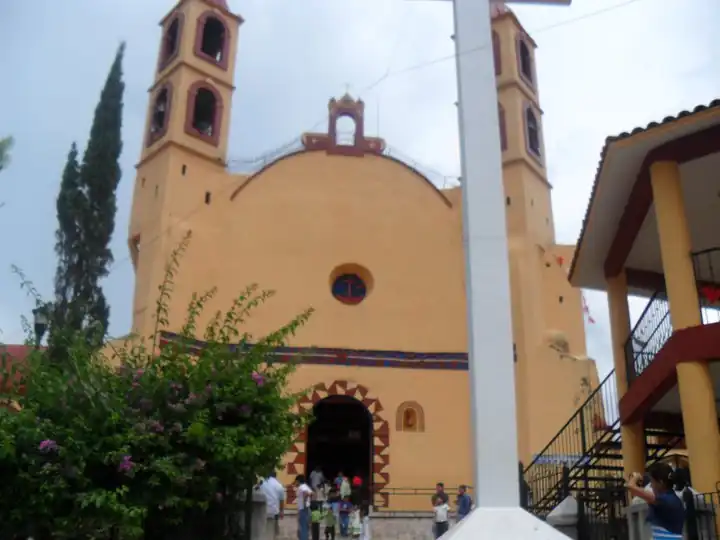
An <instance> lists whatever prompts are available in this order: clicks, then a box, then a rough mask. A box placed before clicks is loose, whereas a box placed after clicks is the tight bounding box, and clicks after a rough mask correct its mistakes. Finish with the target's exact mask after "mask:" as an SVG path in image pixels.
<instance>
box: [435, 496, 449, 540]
mask: <svg viewBox="0 0 720 540" xmlns="http://www.w3.org/2000/svg"><path fill="white" fill-rule="evenodd" d="M433 513H434V514H435V538H440V537H441V536H442V535H443V534H445V533H446V532H448V529H449V528H450V522H449V521H448V514H449V513H450V506H449V505H448V503H446V502H443V499H442V497H440V496H438V497H435V506H433Z"/></svg>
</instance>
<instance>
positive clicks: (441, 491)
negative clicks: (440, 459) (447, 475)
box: [430, 482, 450, 534]
mask: <svg viewBox="0 0 720 540" xmlns="http://www.w3.org/2000/svg"><path fill="white" fill-rule="evenodd" d="M437 497H440V498H441V499H442V501H443V502H444V503H445V504H447V503H448V501H449V500H450V498H449V497H448V494H447V493H445V484H443V483H442V482H438V483H437V484H435V493H433V494H432V495H430V505H431V506H432V507H433V511H435V499H436V498H437ZM432 530H433V534H435V520H433V525H432Z"/></svg>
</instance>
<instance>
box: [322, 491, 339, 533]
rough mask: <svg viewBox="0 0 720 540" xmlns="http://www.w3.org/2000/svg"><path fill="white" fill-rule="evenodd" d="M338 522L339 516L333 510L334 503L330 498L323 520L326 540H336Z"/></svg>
mask: <svg viewBox="0 0 720 540" xmlns="http://www.w3.org/2000/svg"><path fill="white" fill-rule="evenodd" d="M336 522H337V514H336V513H335V509H334V508H333V503H332V502H330V499H329V498H328V502H326V503H325V515H324V519H323V523H324V525H325V540H335V523H336Z"/></svg>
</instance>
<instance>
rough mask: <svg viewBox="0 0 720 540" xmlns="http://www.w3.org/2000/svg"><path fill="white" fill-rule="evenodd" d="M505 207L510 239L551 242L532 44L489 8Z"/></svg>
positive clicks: (505, 14) (506, 12)
mask: <svg viewBox="0 0 720 540" xmlns="http://www.w3.org/2000/svg"><path fill="white" fill-rule="evenodd" d="M490 9H491V18H492V47H493V54H494V59H495V77H496V80H497V90H498V116H499V122H500V140H501V145H502V154H503V156H502V159H503V178H504V182H505V196H506V197H505V204H506V214H507V221H508V234H509V235H510V236H525V237H527V239H528V240H532V241H533V242H535V243H537V244H540V245H542V246H547V245H550V244H552V243H554V241H555V228H554V223H553V216H552V205H551V200H550V191H551V189H552V186H551V185H550V183H549V182H548V179H547V171H546V168H545V146H544V142H543V131H542V111H541V109H540V99H539V96H538V80H537V70H536V67H535V48H536V45H535V42H534V41H533V39H532V38H531V37H530V36H529V35H528V33H527V32H525V30H524V29H523V27H522V25H521V24H520V21H518V19H517V17H516V16H515V14H514V13H513V12H512V11H511V10H510V9H509V8H508V7H507V6H505V5H504V4H502V3H492V4H491V8H490Z"/></svg>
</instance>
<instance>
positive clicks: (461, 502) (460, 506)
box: [455, 484, 473, 521]
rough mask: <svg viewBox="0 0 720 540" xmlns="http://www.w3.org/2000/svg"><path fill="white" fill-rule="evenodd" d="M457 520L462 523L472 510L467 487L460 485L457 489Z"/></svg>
mask: <svg viewBox="0 0 720 540" xmlns="http://www.w3.org/2000/svg"><path fill="white" fill-rule="evenodd" d="M455 504H456V505H457V520H458V521H462V520H463V519H464V518H465V517H466V516H467V515H468V514H469V513H470V510H472V504H473V502H472V497H470V495H468V492H467V486H466V485H464V484H463V485H461V486H460V487H459V488H458V497H457V502H456V503H455Z"/></svg>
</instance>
